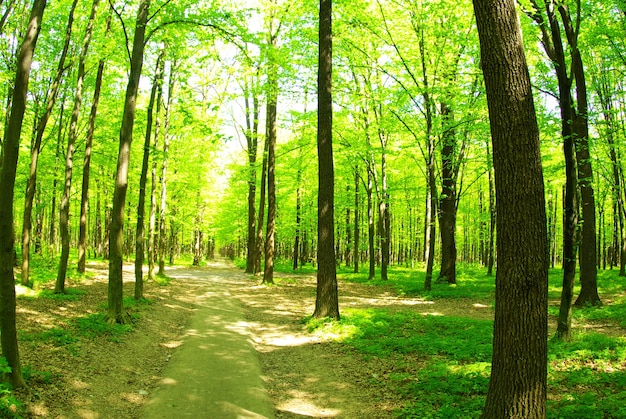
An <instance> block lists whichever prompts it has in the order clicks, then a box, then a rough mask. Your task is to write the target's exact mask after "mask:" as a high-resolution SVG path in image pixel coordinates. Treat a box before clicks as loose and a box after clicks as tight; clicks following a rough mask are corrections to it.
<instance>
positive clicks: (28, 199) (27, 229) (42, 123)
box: [22, 1, 77, 287]
mask: <svg viewBox="0 0 626 419" xmlns="http://www.w3.org/2000/svg"><path fill="white" fill-rule="evenodd" d="M76 4H77V2H76V1H74V2H73V3H72V6H71V7H70V12H69V18H68V22H67V27H66V30H65V43H64V44H63V49H62V50H61V57H60V58H59V62H58V65H57V71H56V74H55V76H54V80H53V82H52V84H51V86H50V90H49V91H48V94H47V97H46V109H45V111H44V114H43V115H42V116H41V118H40V119H39V121H38V122H37V128H36V133H35V141H34V142H33V145H32V147H31V151H30V173H29V176H28V182H27V184H26V194H25V196H24V219H23V223H22V285H24V286H25V287H31V286H32V285H33V284H32V283H31V281H30V241H31V229H32V213H33V200H34V198H35V192H36V190H37V165H38V163H39V153H40V152H41V142H42V140H43V135H44V131H45V130H46V125H47V124H48V120H49V119H50V115H51V114H52V109H53V108H54V103H55V102H56V99H57V96H58V93H59V87H60V86H61V78H62V77H63V73H64V72H65V70H66V68H65V59H66V58H67V52H68V50H69V47H70V39H71V35H72V22H73V21H74V10H75V9H76ZM60 127H61V125H59V129H60Z"/></svg>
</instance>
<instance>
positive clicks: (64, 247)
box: [54, 0, 98, 294]
mask: <svg viewBox="0 0 626 419" xmlns="http://www.w3.org/2000/svg"><path fill="white" fill-rule="evenodd" d="M77 2H78V0H76V1H75V3H74V7H75V4H76V3H77ZM97 9H98V2H97V1H95V2H94V4H93V6H92V8H91V15H90V17H89V23H88V24H87V29H86V31H85V42H84V44H83V47H82V51H81V53H80V57H79V60H78V78H77V82H76V95H75V98H74V108H73V109H72V116H71V118H70V130H69V133H68V135H67V149H66V150H65V183H64V186H65V187H64V188H63V197H62V198H61V211H60V213H59V231H60V232H61V260H60V261H59V270H58V273H57V280H56V284H55V286H54V292H56V293H61V294H62V293H64V292H65V277H66V274H67V264H68V259H69V256H70V229H69V224H70V195H71V193H72V171H73V168H74V151H75V150H76V138H77V137H78V117H79V116H80V108H81V106H82V103H83V84H84V81H85V71H86V70H85V60H86V59H87V52H88V51H89V44H90V43H91V34H92V31H93V22H94V19H95V17H96V10H97ZM70 28H71V24H68V31H69V30H70ZM83 233H84V231H83ZM82 250H83V254H82V255H79V259H80V256H82V257H83V259H84V256H85V255H84V250H85V249H84V248H83V249H82ZM83 263H84V261H83Z"/></svg>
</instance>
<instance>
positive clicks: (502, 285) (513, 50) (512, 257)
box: [474, 0, 548, 419]
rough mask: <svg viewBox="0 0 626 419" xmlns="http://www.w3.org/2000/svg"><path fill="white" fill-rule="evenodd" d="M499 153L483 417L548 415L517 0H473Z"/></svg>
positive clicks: (527, 92)
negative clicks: (489, 362) (489, 357)
mask: <svg viewBox="0 0 626 419" xmlns="http://www.w3.org/2000/svg"><path fill="white" fill-rule="evenodd" d="M474 11H475V15H476V22H477V27H478V33H479V39H480V47H481V63H482V69H483V74H484V78H485V86H486V91H487V103H488V108H489V120H490V123H491V135H492V143H493V155H494V171H495V187H496V200H497V203H498V214H497V230H498V237H497V252H498V267H497V271H496V309H495V321H494V338H493V356H492V367H491V379H490V381H489V390H488V392H487V399H486V403H485V409H484V411H483V413H482V417H483V418H497V419H502V418H526V419H534V418H545V416H546V394H547V384H546V382H547V337H548V336H547V308H548V298H547V297H548V249H547V226H546V214H545V198H544V186H543V174H542V169H541V153H540V149H539V129H538V127H537V121H536V118H535V107H534V103H533V97H532V91H531V85H530V76H529V74H528V67H527V65H526V59H525V56H524V49H523V41H522V36H521V29H520V26H519V20H518V16H517V12H516V9H515V3H514V1H513V0H474Z"/></svg>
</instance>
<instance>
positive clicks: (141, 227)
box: [135, 49, 165, 300]
mask: <svg viewBox="0 0 626 419" xmlns="http://www.w3.org/2000/svg"><path fill="white" fill-rule="evenodd" d="M164 53H165V50H164V49H161V51H160V52H159V56H158V57H157V62H156V68H155V73H154V80H153V82H152V89H151V90H150V101H149V102H148V110H147V116H146V135H145V138H144V144H143V160H142V163H141V175H140V176H139V200H138V201H137V229H136V232H135V300H141V299H142V298H143V261H144V254H145V248H144V247H145V239H144V235H145V222H144V217H145V207H146V184H147V183H148V166H149V165H150V144H151V143H152V125H153V120H154V118H153V116H154V103H155V101H156V97H157V91H158V90H159V86H160V84H161V81H162V79H163V55H164ZM148 251H150V249H149V248H148Z"/></svg>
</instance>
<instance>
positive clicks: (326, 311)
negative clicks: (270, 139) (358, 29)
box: [313, 0, 339, 320]
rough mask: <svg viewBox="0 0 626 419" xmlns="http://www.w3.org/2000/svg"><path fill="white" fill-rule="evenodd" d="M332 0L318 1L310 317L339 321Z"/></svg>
mask: <svg viewBox="0 0 626 419" xmlns="http://www.w3.org/2000/svg"><path fill="white" fill-rule="evenodd" d="M331 15H332V0H320V9H319V68H318V76H317V77H318V79H317V86H318V88H317V92H318V109H317V127H318V128H317V154H318V182H319V183H318V188H319V191H318V198H317V262H318V265H317V297H316V299H315V311H314V312H313V317H317V318H320V317H330V318H333V319H337V320H338V319H339V299H338V293H337V265H336V261H335V250H334V248H335V246H334V243H335V237H334V236H335V229H334V205H335V203H334V188H335V182H334V179H335V174H334V165H333V142H332V127H333V125H332V124H333V108H332V19H331Z"/></svg>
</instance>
